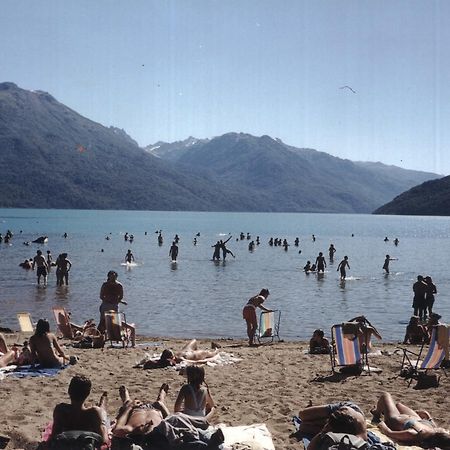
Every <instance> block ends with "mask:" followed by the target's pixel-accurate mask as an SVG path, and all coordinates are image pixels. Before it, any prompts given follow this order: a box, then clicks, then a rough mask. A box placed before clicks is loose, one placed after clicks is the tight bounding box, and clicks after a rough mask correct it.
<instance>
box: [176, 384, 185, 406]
mask: <svg viewBox="0 0 450 450" xmlns="http://www.w3.org/2000/svg"><path fill="white" fill-rule="evenodd" d="M185 386H186V385H185ZM185 386H182V387H181V389H180V392H179V393H178V397H177V399H176V400H175V406H174V407H173V410H174V412H180V411H182V407H183V402H184V398H185V392H184V391H185Z"/></svg>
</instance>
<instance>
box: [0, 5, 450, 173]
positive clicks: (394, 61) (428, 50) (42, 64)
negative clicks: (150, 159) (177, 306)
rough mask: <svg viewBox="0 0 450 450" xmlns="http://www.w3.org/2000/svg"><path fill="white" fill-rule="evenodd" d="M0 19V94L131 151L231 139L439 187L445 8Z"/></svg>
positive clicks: (18, 14) (51, 9)
mask: <svg viewBox="0 0 450 450" xmlns="http://www.w3.org/2000/svg"><path fill="white" fill-rule="evenodd" d="M0 6H1V11H0V57H1V64H0V81H12V82H15V83H16V84H18V85H19V86H20V87H22V88H25V89H35V90H37V89H39V90H44V91H48V92H49V93H51V94H52V95H53V96H54V97H56V98H57V99H58V100H59V101H60V102H62V103H64V104H66V105H68V106H69V107H71V108H73V109H74V110H76V111H78V112H79V113H80V114H82V115H84V116H86V117H88V118H90V119H92V120H95V121H97V122H100V123H102V124H104V125H107V126H109V125H113V126H117V127H120V128H124V129H125V131H127V133H129V134H130V135H131V136H132V137H133V138H134V139H136V140H137V141H138V143H139V144H140V145H142V146H145V145H148V144H151V143H154V142H155V141H157V140H163V141H174V140H181V139H185V138H186V137H188V136H190V135H192V136H195V137H199V138H204V137H213V136H217V135H221V134H223V133H226V132H230V131H242V132H246V133H251V134H254V135H257V136H259V135H263V134H268V135H270V136H272V137H279V138H281V139H282V140H283V141H284V142H286V143H288V144H291V145H295V146H297V147H310V148H315V149H317V150H321V151H325V152H327V153H330V154H333V155H336V156H339V157H342V158H349V159H353V160H370V161H382V162H384V163H387V164H395V165H398V166H401V167H406V168H413V169H421V170H429V171H434V172H438V173H442V174H445V175H447V174H450V152H449V151H448V150H449V148H450V126H449V125H450V82H449V80H450V26H449V20H448V19H449V18H450V1H445V0H442V1H433V0H424V1H414V0H377V1H373V0H346V1H339V0H335V1H322V0H309V1H302V0H292V1H291V0H282V1H280V0H215V1H213V0H211V1H207V0H197V1H191V0H177V1H171V0H155V1H152V0H121V1H118V0H54V1H49V0H39V1H36V0H1V3H0ZM344 85H348V86H351V87H352V88H353V89H354V90H355V91H356V94H353V93H352V92H351V91H350V90H348V89H339V88H340V87H341V86H344Z"/></svg>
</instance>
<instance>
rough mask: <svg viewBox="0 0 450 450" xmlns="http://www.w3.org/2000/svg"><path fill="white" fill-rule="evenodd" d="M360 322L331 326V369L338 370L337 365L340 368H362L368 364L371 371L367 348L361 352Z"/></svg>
mask: <svg viewBox="0 0 450 450" xmlns="http://www.w3.org/2000/svg"><path fill="white" fill-rule="evenodd" d="M358 327H359V325H358V323H355V322H344V323H341V324H338V325H333V326H332V327H331V352H330V358H331V370H332V371H333V373H335V372H336V367H340V368H345V367H347V368H356V369H358V368H360V369H361V370H362V369H363V367H364V364H365V365H366V366H367V370H368V372H369V373H370V368H369V362H368V358H367V348H366V346H364V351H363V352H361V349H360V344H359V339H358Z"/></svg>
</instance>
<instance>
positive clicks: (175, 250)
mask: <svg viewBox="0 0 450 450" xmlns="http://www.w3.org/2000/svg"><path fill="white" fill-rule="evenodd" d="M169 256H170V257H171V258H172V261H176V260H177V257H178V245H177V244H176V242H175V241H173V242H172V245H171V246H170V249H169Z"/></svg>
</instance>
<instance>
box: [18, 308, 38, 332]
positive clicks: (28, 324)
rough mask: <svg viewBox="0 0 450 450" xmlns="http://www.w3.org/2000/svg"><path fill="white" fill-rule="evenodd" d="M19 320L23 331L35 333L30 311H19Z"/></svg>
mask: <svg viewBox="0 0 450 450" xmlns="http://www.w3.org/2000/svg"><path fill="white" fill-rule="evenodd" d="M17 320H18V321H19V327H20V332H21V333H25V334H26V333H28V334H33V333H34V325H33V322H32V320H31V315H30V313H27V312H20V313H17Z"/></svg>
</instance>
